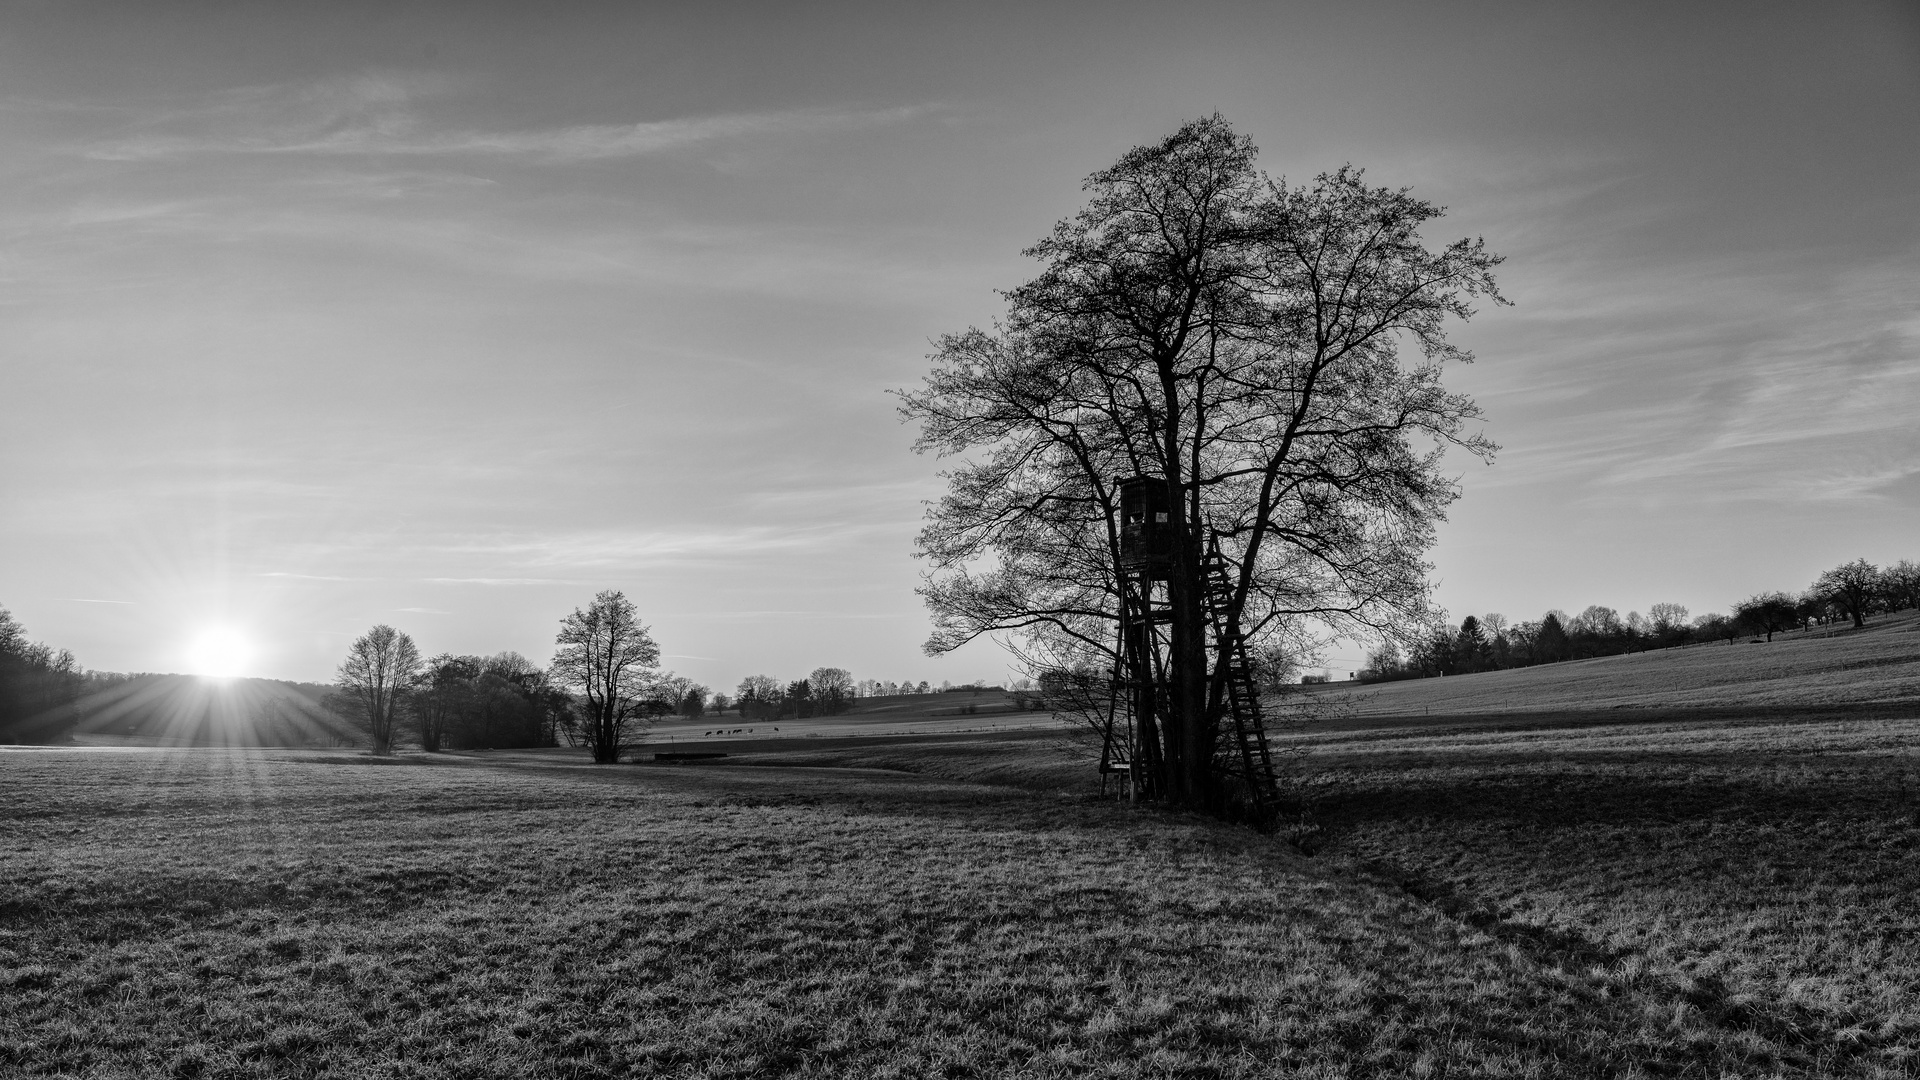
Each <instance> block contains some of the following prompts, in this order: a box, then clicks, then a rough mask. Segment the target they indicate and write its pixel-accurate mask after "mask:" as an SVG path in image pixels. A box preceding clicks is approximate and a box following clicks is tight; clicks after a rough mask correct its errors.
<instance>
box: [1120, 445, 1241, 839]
mask: <svg viewBox="0 0 1920 1080" xmlns="http://www.w3.org/2000/svg"><path fill="white" fill-rule="evenodd" d="M1114 486H1115V488H1117V489H1118V494H1119V499H1118V503H1119V506H1118V508H1117V509H1118V510H1119V519H1120V520H1119V521H1118V522H1117V525H1118V530H1117V531H1118V534H1119V541H1120V550H1119V552H1118V560H1117V561H1118V565H1117V566H1116V567H1115V569H1116V570H1118V571H1119V573H1118V574H1117V575H1116V576H1117V578H1118V581H1117V584H1118V586H1119V596H1118V598H1117V599H1118V601H1119V604H1118V609H1119V610H1118V611H1117V612H1116V613H1115V614H1116V615H1118V619H1117V621H1116V623H1117V624H1116V626H1115V638H1116V640H1115V641H1114V652H1113V656H1114V661H1115V663H1114V667H1113V675H1112V681H1111V683H1110V684H1109V685H1110V686H1111V692H1110V694H1109V697H1108V700H1107V703H1106V708H1105V714H1106V715H1105V717H1104V721H1105V722H1104V725H1103V726H1104V738H1103V740H1102V746H1101V752H1100V787H1101V790H1102V791H1105V790H1106V787H1107V781H1108V780H1109V779H1118V780H1119V781H1120V784H1121V791H1122V793H1123V794H1124V795H1125V796H1126V797H1127V798H1129V799H1140V798H1147V799H1153V798H1161V797H1164V796H1165V794H1166V792H1165V790H1164V789H1163V781H1164V777H1163V772H1164V769H1163V763H1164V762H1166V761H1167V760H1168V759H1169V757H1170V755H1171V753H1172V751H1171V750H1170V749H1169V748H1168V747H1167V746H1164V745H1162V744H1163V740H1164V739H1165V738H1167V737H1168V733H1169V732H1170V731H1172V730H1176V728H1175V727H1174V726H1175V725H1179V726H1186V725H1199V726H1201V728H1202V729H1203V730H1204V731H1205V732H1206V733H1207V736H1206V739H1205V742H1206V744H1207V746H1208V749H1207V750H1206V751H1205V752H1206V754H1207V759H1208V767H1209V771H1210V772H1211V773H1212V774H1213V778H1214V785H1215V791H1214V796H1213V797H1214V798H1215V799H1217V800H1219V801H1220V805H1222V806H1225V805H1227V804H1228V803H1229V802H1230V803H1233V804H1237V806H1236V807H1235V810H1234V813H1235V816H1240V817H1245V818H1247V819H1249V820H1252V821H1254V822H1257V823H1270V822H1271V821H1272V816H1273V812H1274V808H1275V806H1276V803H1277V799H1278V795H1279V790H1278V789H1279V784H1278V775H1277V774H1276V772H1275V770H1274V764H1273V754H1272V751H1271V750H1270V748H1269V747H1268V745H1267V732H1266V720H1265V717H1264V716H1263V715H1262V711H1261V706H1260V691H1259V687H1258V685H1257V684H1256V682H1255V679H1254V675H1253V663H1252V657H1251V656H1250V654H1249V652H1248V649H1247V641H1246V635H1245V634H1244V633H1243V632H1242V631H1241V629H1240V619H1239V616H1240V612H1239V608H1238V605H1237V602H1236V590H1235V582H1234V577H1235V573H1234V572H1235V569H1236V568H1235V567H1233V566H1232V564H1231V563H1229V562H1228V560H1227V557H1226V555H1225V554H1224V553H1223V552H1222V551H1221V546H1220V537H1219V535H1218V534H1212V535H1210V536H1209V537H1208V541H1207V545H1206V553H1205V554H1204V555H1203V556H1201V557H1200V558H1199V560H1198V564H1197V565H1194V566H1190V567H1188V568H1187V569H1185V570H1183V571H1182V574H1183V575H1185V577H1184V578H1183V581H1185V582H1187V587H1188V588H1189V589H1193V590H1194V592H1197V593H1198V594H1199V595H1198V598H1197V599H1198V600H1199V604H1198V607H1199V611H1198V612H1197V614H1199V615H1200V616H1201V617H1202V619H1203V620H1204V627H1205V628H1204V630H1202V631H1201V632H1202V633H1205V634H1207V636H1208V638H1209V639H1210V640H1208V641H1207V645H1208V649H1207V651H1208V653H1209V656H1208V658H1207V674H1206V676H1205V677H1206V678H1207V681H1208V684H1209V685H1208V691H1207V695H1206V696H1207V698H1208V705H1207V709H1206V713H1205V714H1204V715H1195V716H1183V715H1181V714H1179V713H1178V711H1177V710H1178V709H1179V707H1180V706H1179V705H1178V704H1177V702H1176V699H1175V693H1174V691H1175V687H1174V685H1173V679H1172V677H1171V674H1170V673H1171V672H1172V670H1173V668H1174V661H1173V655H1172V646H1173V641H1172V636H1171V629H1172V626H1171V624H1172V622H1173V618H1174V607H1173V594H1174V589H1173V586H1174V584H1175V583H1174V581H1173V577H1174V561H1175V560H1174V554H1175V551H1176V548H1177V545H1178V544H1179V543H1180V538H1179V536H1178V534H1177V532H1176V530H1175V526H1174V522H1173V515H1172V512H1171V511H1172V509H1173V508H1172V506H1171V499H1170V497H1169V496H1170V495H1171V494H1172V492H1171V491H1169V490H1168V489H1169V485H1168V483H1167V481H1166V480H1164V479H1162V478H1160V477H1157V476H1133V477H1128V478H1126V479H1123V480H1117V481H1116V482H1115V484H1114ZM1196 554H1197V553H1196ZM1188 595H1189V596H1191V595H1192V593H1189V594H1188Z"/></svg>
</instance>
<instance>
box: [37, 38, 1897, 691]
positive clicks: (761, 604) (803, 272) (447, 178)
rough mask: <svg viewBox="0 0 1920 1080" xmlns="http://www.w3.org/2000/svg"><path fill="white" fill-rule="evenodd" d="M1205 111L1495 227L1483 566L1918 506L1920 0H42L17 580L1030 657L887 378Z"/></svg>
mask: <svg viewBox="0 0 1920 1080" xmlns="http://www.w3.org/2000/svg"><path fill="white" fill-rule="evenodd" d="M1215 111H1218V112H1220V113H1222V114H1224V115H1225V116H1226V117H1227V119H1228V120H1229V121H1231V122H1232V123H1233V124H1234V125H1235V126H1236V127H1237V128H1238V129H1239V130H1241V131H1243V132H1245V133H1246V134H1248V135H1249V136H1251V137H1252V138H1253V140H1254V141H1255V143H1256V144H1258V145H1259V147H1260V148H1261V156H1260V165H1261V167H1262V168H1264V169H1265V170H1266V171H1268V172H1269V173H1271V174H1273V175H1275V176H1276V177H1286V178H1288V179H1291V180H1295V181H1299V180H1304V179H1307V178H1310V177H1311V176H1312V175H1314V174H1315V173H1318V172H1321V171H1326V170H1331V169H1334V168H1337V167H1338V166H1340V165H1341V164H1343V163H1349V162H1350V163H1352V164H1354V165H1357V166H1360V167H1363V168H1364V169H1366V170H1367V176H1368V177H1369V179H1370V180H1371V181H1373V182H1375V183H1378V184H1383V185H1390V186H1395V187H1401V186H1406V187H1411V188H1412V189H1413V191H1414V192H1415V194H1417V195H1419V196H1421V197H1424V198H1426V199H1429V200H1431V201H1434V202H1436V203H1439V204H1441V205H1444V206H1446V207H1448V215H1447V216H1446V217H1445V218H1444V219H1442V220H1441V221H1439V222H1437V223H1436V224H1435V225H1433V226H1432V227H1431V228H1429V230H1428V234H1427V235H1428V238H1429V240H1430V241H1432V242H1433V243H1435V244H1440V243H1444V242H1447V241H1450V240H1452V239H1456V238H1458V237H1461V236H1482V237H1484V238H1485V239H1486V242H1487V244H1488V246H1489V247H1490V248H1491V249H1493V250H1494V251H1497V252H1499V253H1501V254H1503V255H1504V256H1505V257H1506V262H1505V264H1504V265H1503V266H1502V267H1501V269H1500V274H1499V277H1500V282H1501V287H1502V289H1503V291H1504V292H1505V294H1506V295H1507V297H1508V298H1509V299H1511V300H1512V301H1513V302H1514V304H1513V306H1512V307H1509V308H1489V309H1486V310H1482V311H1481V312H1479V313H1478V314H1477V315H1476V316H1475V318H1474V319H1473V320H1472V321H1471V322H1469V323H1466V324H1457V325H1456V326H1455V327H1454V329H1453V331H1452V334H1453V338H1454V340H1455V341H1456V342H1458V343H1460V344H1462V345H1464V346H1466V347H1468V348H1469V349H1471V350H1472V351H1473V352H1474V353H1475V354H1476V356H1477V360H1476V361H1475V362H1474V363H1473V364H1472V365H1470V366H1460V367H1450V369H1449V371H1448V374H1447V381H1448V384H1449V385H1450V386H1451V387H1453V388H1455V389H1457V390H1461V391H1464V392H1467V393H1469V394H1471V395H1473V396H1474V397H1475V398H1476V399H1477V400H1478V401H1479V402H1480V404H1481V405H1482V407H1483V409H1484V411H1485V413H1486V419H1485V424H1484V431H1485V433H1486V434H1487V435H1488V436H1489V437H1490V438H1492V439H1493V440H1494V441H1496V442H1498V443H1499V444H1500V445H1501V446H1502V450H1501V452H1500V454H1499V455H1498V457H1497V459H1496V461H1495V463H1494V464H1492V465H1483V464H1480V463H1478V462H1475V461H1471V460H1463V461H1461V462H1460V463H1459V464H1458V465H1457V467H1456V469H1457V472H1458V473H1459V475H1460V482H1461V486H1462V489H1463V492H1464V497H1463V498H1462V499H1461V500H1460V501H1459V502H1458V503H1456V504H1455V505H1454V507H1453V508H1452V510H1451V512H1450V516H1449V520H1448V522H1447V523H1446V524H1445V525H1444V526H1443V527H1442V529H1441V533H1440V541H1439V543H1438V544H1437V545H1436V547H1435V548H1434V549H1433V550H1432V552H1431V553H1430V555H1429V558H1430V560H1431V561H1432V563H1433V565H1434V571H1433V576H1434V580H1435V589H1436V591H1435V597H1436V600H1437V601H1438V602H1439V603H1440V604H1441V605H1443V606H1444V607H1445V608H1446V609H1447V610H1448V611H1449V612H1450V613H1451V615H1452V617H1453V618H1454V619H1456V620H1457V619H1458V618H1459V617H1461V616H1463V615H1465V614H1470V613H1471V614H1484V613H1487V612H1500V613H1503V614H1505V615H1506V616H1507V617H1508V618H1509V619H1510V620H1513V619H1526V618H1538V617H1539V615H1540V613H1542V612H1544V611H1546V610H1548V609H1551V608H1559V609H1564V610H1569V611H1575V612H1577V611H1579V610H1580V609H1581V608H1584V607H1585V606H1587V605H1589V604H1604V605H1607V606H1609V607H1613V608H1615V609H1617V610H1618V611H1620V612H1621V613H1622V614H1625V613H1626V612H1627V611H1629V610H1641V611H1644V610H1645V609H1646V608H1647V607H1648V606H1649V605H1651V604H1653V603H1655V602H1660V601H1668V602H1677V603H1681V604H1684V605H1686V606H1688V607H1689V608H1691V609H1692V610H1693V612H1694V613H1695V614H1702V613H1705V612H1707V611H1712V610H1725V609H1727V608H1728V607H1729V606H1730V605H1731V604H1732V603H1733V602H1735V601H1737V600H1738V599H1740V598H1742V597H1744V596H1747V595H1749V594H1752V593H1755V592H1759V591H1762V590H1769V589H1776V588H1781V589H1798V588H1802V587H1804V586H1805V585H1807V584H1808V583H1810V582H1811V581H1812V579H1813V578H1814V577H1815V576H1816V575H1817V574H1818V573H1819V572H1820V571H1821V570H1823V569H1825V568H1827V567H1830V566H1833V565H1835V564H1837V563H1840V562H1843V561H1847V560H1850V559H1853V558H1857V557H1865V558H1868V559H1870V560H1872V561H1874V562H1876V563H1885V562H1888V561H1891V560H1895V559H1899V558H1914V559H1920V423H1916V421H1915V419H1914V418H1915V417H1916V416H1920V8H1916V7H1914V6H1913V5H1911V4H1905V3H1857V4H1849V3H1829V4H1818V5H1808V4H1765V3H1738V4H1734V3H1726V4H1710V3H1693V4H1671V3H1649V4H1641V5H1634V4H1607V5H1559V4H1538V3H1514V4H1473V3H1463V4H1446V5H1437V4H1428V3H1403V4H1392V3H1383V4H1369V3H1353V4H1320V5H1304V4H1302V5H1293V4H1284V3H1249V4H1239V5H1235V4H1203V3H1202V4H1180V5H1168V4H1152V5H1149V4H1134V5H1129V4H1111V3H1109V4H1046V3H1020V4H993V3H978V2H975V3H967V4H952V5H940V6H935V5H898V4H879V3H876V4H870V5H858V4H808V5H791V4H771V3H769V4H728V3H701V4H684V5H669V4H645V5H638V4H607V5H589V4H558V5H534V4H497V5H488V4H481V3H464V2H463V3H457V4H456V3H405V2H397V3H379V4H367V5H361V6H356V5H352V4H345V3H330V4H324V5H317V4H268V3H262V4H251V5H224V4H176V3H129V4H118V5H115V4H94V3H83V2H71V3H66V2H62V3H51V2H50V3H11V4H7V5H5V6H3V7H0V605H4V606H5V607H7V608H9V609H10V610H11V611H12V612H13V614H14V616H15V617H16V618H17V619H18V620H19V621H20V622H22V623H23V624H25V625H26V627H27V629H28V631H29V633H30V634H31V635H32V636H33V637H35V638H37V639H40V640H44V641H46V642H49V643H51V644H53V645H55V646H58V647H66V648H70V649H72V650H73V651H74V652H75V653H76V654H77V656H78V658H79V661H80V663H81V664H83V665H85V666H87V667H90V668H94V669H99V670H117V671H195V670H198V671H210V670H213V669H215V668H219V669H221V670H225V671H228V672H229V673H238V674H248V675H259V676H267V677H274V678H286V679H298V680H310V681H325V680H328V679H330V678H331V677H332V675H333V673H334V670H335V668H336V667H337V665H338V664H339V662H340V659H341V658H342V656H343V655H344V652H345V649H346V646H347V644H348V642H349V641H351V640H352V639H353V638H354V637H355V636H357V635H358V634H361V633H363V632H365V631H366V629H367V628H368V627H370V626H372V625H374V624H377V623H389V624H392V625H394V626H396V627H398V628H400V629H402V630H405V631H407V632H408V633H410V634H411V635H412V636H413V637H414V638H415V639H416V640H417V641H418V642H419V644H420V646H421V648H422V649H423V650H425V651H426V652H428V653H439V652H455V653H493V652H498V651H501V650H508V649H511V650H515V651H518V652H521V653H523V654H525V655H526V656H528V657H530V658H532V659H534V660H535V661H537V662H544V661H545V660H546V659H547V658H548V657H549V656H550V655H551V653H552V648H553V635H554V633H555V632H556V631H557V629H558V625H559V621H560V620H561V618H563V617H564V616H565V615H566V614H567V613H568V612H570V611H571V610H573V609H574V608H576V607H580V606H584V605H586V604H587V603H588V602H589V601H590V600H591V598H592V597H593V595H594V594H595V593H596V592H597V591H599V590H601V589H607V588H617V589H621V590H623V591H624V592H625V593H626V595H627V596H628V597H629V598H630V599H631V600H632V601H633V602H634V603H635V605H636V606H637V608H638V609H639V612H640V615H641V617H642V619H643V620H644V621H645V622H647V623H648V624H649V625H650V626H651V627H652V630H653V634H654V636H655V638H656V639H657V640H658V641H659V642H660V644H661V647H662V651H663V652H664V653H665V654H666V660H665V663H666V664H667V665H668V666H670V667H672V668H673V669H675V670H677V671H678V672H680V673H682V674H685V675H688V676H691V677H693V678H695V679H697V680H699V681H701V682H704V683H707V684H709V685H711V686H713V687H715V688H716V689H722V690H726V689H730V688H731V687H732V686H733V685H734V684H735V683H737V682H738V681H739V679H740V678H742V677H743V676H745V675H748V674H755V673H765V674H770V675H774V676H776V677H780V678H788V679H790V678H797V677H800V676H802V675H804V674H805V673H806V672H807V671H810V670H811V669H813V668H815V667H818V666H823V665H832V666H838V667H844V668H847V669H849V670H850V671H852V672H853V674H854V676H855V677H856V678H878V679H886V680H895V681H898V680H903V679H910V680H915V681H917V680H922V679H925V680H928V681H931V682H933V683H935V684H938V683H939V682H941V681H943V680H947V681H952V682H956V683H959V682H965V681H970V680H975V679H992V680H998V679H1001V678H1004V677H1006V676H1007V674H1008V658H1007V656H1006V654H1005V653H1004V652H1003V651H1002V650H1000V649H999V648H998V647H996V646H995V645H993V644H992V643H989V642H981V643H976V644H974V645H970V646H968V647H966V648H965V649H962V650H961V651H959V652H958V653H956V654H953V655H950V656H947V657H944V658H939V659H930V658H927V657H925V656H923V655H922V653H921V651H920V644H921V643H922V642H923V641H924V640H925V638H926V636H927V633H928V630H929V626H928V621H927V617H926V614H925V612H924V610H923V608H922V607H921V605H920V602H919V599H918V597H916V596H915V594H914V587H915V585H916V584H917V582H918V580H919V576H918V575H919V574H920V573H921V571H922V569H923V566H922V564H920V563H919V562H917V561H916V560H915V559H914V558H913V555H912V549H913V537H914V534H915V532H916V531H917V529H918V527H919V521H920V518H921V515H922V512H923V502H924V500H927V499H931V498H935V497H937V496H938V494H939V493H940V491H941V481H940V479H939V475H938V474H939V470H940V469H941V467H942V465H941V463H940V462H939V461H938V460H935V459H931V458H927V457H920V456H916V455H915V454H913V453H912V452H911V445H912V442H913V439H914V431H913V430H912V429H911V428H910V427H908V426H905V425H903V424H902V423H901V422H900V419H899V417H898V415H897V411H896V402H895V400H894V399H893V398H892V397H891V396H890V395H889V391H890V390H895V389H899V388H903V387H908V386H911V385H913V384H914V383H916V382H917V381H918V379H919V378H920V376H921V375H922V374H923V373H924V372H925V371H926V370H927V367H928V362H927V353H928V352H929V351H930V339H931V338H933V337H935V336H936V335H939V334H942V333H946V332H952V331H957V330H961V329H964V328H966V327H968V326H972V325H980V326H986V325H990V324H991V322H992V320H993V319H994V318H995V317H996V315H997V314H999V313H1000V312H1001V311H1002V310H1003V307H1004V301H1003V300H1002V299H1001V297H1000V295H999V293H998V292H997V290H1004V289H1009V288H1012V287H1013V286H1015V285H1017V284H1019V283H1020V282H1022V281H1024V280H1025V279H1026V278H1027V277H1029V276H1031V275H1032V274H1033V273H1034V272H1035V264H1034V263H1032V262H1031V261H1030V260H1028V259H1025V258H1023V257H1022V256H1021V254H1020V252H1021V251H1022V249H1024V248H1025V247H1027V246H1028V245H1029V244H1031V243H1032V242H1033V241H1035V240H1037V239H1038V238H1040V237H1041V236H1043V235H1044V234H1045V233H1046V231H1047V230H1048V229H1049V228H1050V226H1051V225H1052V223H1053V222H1054V221H1056V220H1058V219H1060V218H1062V217H1065V216H1067V215H1069V214H1071V213H1072V212H1073V211H1074V210H1076V209H1077V208H1078V207H1079V206H1080V204H1081V201H1082V198H1083V194H1082V192H1081V190H1080V183H1081V181H1082V179H1083V178H1084V177H1085V176H1087V175H1088V174H1089V173H1091V172H1093V171H1095V170H1096V169H1099V168H1101V167H1103V166H1105V165H1107V164H1110V163H1111V162H1112V161H1114V160H1115V159H1116V158H1118V157H1119V156H1120V155H1121V154H1123V153H1124V152H1126V151H1127V150H1128V149H1130V148H1131V147H1133V146H1136V145H1140V144H1145V143H1151V142H1154V141H1157V140H1158V139H1160V138H1162V137H1164V136H1165V135H1167V134H1168V133H1170V132H1171V131H1172V130H1174V128H1176V127H1177V126H1178V125H1179V124H1180V123H1181V122H1182V121H1184V120H1187V119H1191V118H1194V117H1198V116H1205V115H1208V114H1210V113H1213V112H1215ZM1362 652H1363V648H1362V646H1360V645H1358V644H1354V643H1347V644H1341V645H1336V646H1335V647H1333V648H1331V649H1330V650H1329V651H1328V653H1327V654H1326V656H1325V657H1324V658H1323V659H1324V661H1325V663H1326V664H1327V665H1328V667H1329V668H1333V669H1338V670H1339V672H1340V674H1344V671H1345V670H1350V669H1351V668H1353V667H1357V666H1358V660H1359V658H1360V656H1361V654H1362Z"/></svg>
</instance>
